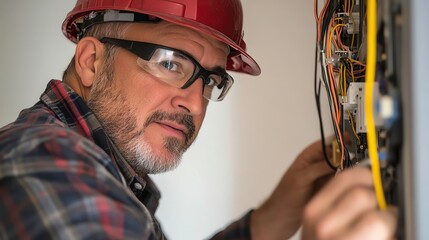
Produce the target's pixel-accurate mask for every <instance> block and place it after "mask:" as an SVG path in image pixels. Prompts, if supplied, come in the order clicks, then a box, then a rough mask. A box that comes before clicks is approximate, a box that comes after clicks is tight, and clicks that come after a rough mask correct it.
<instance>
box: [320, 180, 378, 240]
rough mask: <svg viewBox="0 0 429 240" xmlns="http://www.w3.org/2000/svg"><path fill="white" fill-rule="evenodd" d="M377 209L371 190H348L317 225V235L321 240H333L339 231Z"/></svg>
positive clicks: (366, 188)
mask: <svg viewBox="0 0 429 240" xmlns="http://www.w3.org/2000/svg"><path fill="white" fill-rule="evenodd" d="M376 209H377V201H376V197H375V193H374V191H373V189H372V188H368V187H355V188H353V189H350V190H348V191H347V192H345V193H344V194H343V196H342V197H340V199H339V201H338V202H336V203H334V208H332V209H330V211H329V212H327V213H326V215H325V216H324V217H323V220H322V221H320V222H319V223H318V226H317V230H316V232H317V235H318V236H320V237H321V238H322V239H333V237H334V236H335V235H336V234H337V233H338V232H339V230H341V229H347V228H348V227H349V226H351V225H353V223H354V222H355V221H356V219H359V218H360V217H361V215H362V214H363V213H367V212H370V211H374V210H376Z"/></svg>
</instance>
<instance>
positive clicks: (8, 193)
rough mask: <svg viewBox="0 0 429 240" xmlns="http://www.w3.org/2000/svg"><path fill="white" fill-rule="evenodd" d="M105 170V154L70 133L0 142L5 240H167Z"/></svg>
mask: <svg viewBox="0 0 429 240" xmlns="http://www.w3.org/2000/svg"><path fill="white" fill-rule="evenodd" d="M17 136H18V137H17ZM0 137H4V136H0ZM105 164H113V163H111V161H110V163H109V157H108V156H107V155H106V154H105V153H104V152H103V151H102V150H101V149H99V148H97V146H96V145H95V144H93V143H92V142H91V141H89V140H87V139H85V138H83V137H81V136H79V135H78V134H76V133H74V132H71V131H67V130H65V129H60V130H56V129H51V128H49V129H46V128H44V129H33V130H26V132H25V133H24V134H17V133H16V132H15V133H14V134H11V135H9V136H8V138H7V139H5V138H3V139H1V138H0V192H1V194H0V209H1V210H0V236H2V237H1V238H2V239H3V238H6V239H163V235H162V233H160V232H159V231H158V230H157V225H156V221H155V220H154V219H153V218H152V216H151V214H150V213H149V212H148V211H147V209H145V207H144V206H143V205H142V204H141V203H140V202H139V201H138V200H137V199H136V198H135V197H134V195H132V193H131V190H130V189H128V188H126V186H124V185H123V184H122V183H121V181H119V180H118V179H116V178H115V177H114V175H113V174H112V173H110V172H109V170H107V169H108V168H106V166H105Z"/></svg>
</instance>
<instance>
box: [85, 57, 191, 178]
mask: <svg viewBox="0 0 429 240" xmlns="http://www.w3.org/2000/svg"><path fill="white" fill-rule="evenodd" d="M109 65H111V64H109V63H107V61H106V63H105V65H104V69H102V71H101V72H102V73H104V74H100V76H97V77H96V78H95V81H94V83H93V86H92V89H91V92H90V94H89V98H88V103H87V104H88V106H89V108H90V109H91V110H92V111H93V112H94V114H95V115H96V117H97V119H98V120H99V121H100V123H101V125H102V126H103V129H104V130H105V132H106V133H107V135H108V136H109V137H110V138H111V139H112V141H113V142H114V144H115V145H116V146H117V149H118V150H119V152H120V153H121V155H122V156H123V157H124V159H125V160H126V161H127V162H128V164H129V165H130V166H131V167H132V168H133V169H134V171H136V173H137V174H138V175H139V176H145V175H146V174H155V173H162V172H166V171H170V170H173V169H175V168H176V167H177V166H178V165H179V164H180V161H181V157H182V155H183V153H184V152H185V151H186V150H187V149H188V148H189V146H190V145H191V144H192V140H191V138H192V136H193V135H194V132H195V126H194V124H193V119H192V116H189V115H184V116H182V115H180V116H177V114H176V115H174V116H169V117H167V118H168V119H171V118H175V120H176V121H178V122H180V123H182V124H184V125H185V126H187V127H188V132H189V134H188V136H186V141H185V143H182V142H180V141H179V140H178V139H176V138H165V139H164V147H165V148H166V150H167V151H168V152H169V153H170V154H168V156H167V155H155V154H154V152H153V151H152V149H151V147H150V145H149V144H148V143H147V142H145V141H144V140H143V135H144V130H143V129H144V128H145V127H146V126H147V125H148V124H149V123H150V119H153V118H154V116H153V115H152V116H151V117H149V118H148V121H147V123H145V126H144V127H143V129H137V122H136V119H135V117H133V112H135V111H133V109H131V107H130V106H129V105H128V104H127V101H126V100H125V99H124V97H123V95H121V93H120V91H119V90H117V89H115V88H114V87H113V84H112V80H111V79H113V77H114V76H113V75H114V74H113V70H112V69H113V66H109ZM155 114H158V115H162V116H164V117H165V116H166V115H168V114H165V113H164V114H162V113H159V112H158V113H155ZM155 118H156V117H155ZM158 118H159V117H158ZM177 118H179V120H177Z"/></svg>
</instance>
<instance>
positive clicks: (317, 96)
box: [314, 37, 336, 171]
mask: <svg viewBox="0 0 429 240" xmlns="http://www.w3.org/2000/svg"><path fill="white" fill-rule="evenodd" d="M316 38H317V37H316ZM317 50H318V47H317V40H316V50H315V54H314V56H315V57H314V58H315V61H314V96H315V99H316V107H317V115H318V117H319V125H320V138H321V142H322V150H323V156H324V158H325V162H326V163H327V164H328V166H329V167H330V168H332V169H333V170H334V171H336V167H335V166H334V165H333V164H332V163H331V161H330V160H329V157H328V154H327V152H326V143H325V133H324V130H323V119H322V112H321V107H320V89H321V83H320V82H319V86H317V66H318V64H317V63H318V62H317V55H318V54H317V53H318V51H317Z"/></svg>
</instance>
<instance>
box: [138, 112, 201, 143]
mask: <svg viewBox="0 0 429 240" xmlns="http://www.w3.org/2000/svg"><path fill="white" fill-rule="evenodd" d="M163 120H169V121H173V122H176V123H178V124H180V125H183V126H185V127H186V130H187V131H186V135H185V139H186V143H188V142H189V141H190V140H191V138H192V136H194V133H195V124H194V118H193V117H192V116H191V115H188V114H182V113H166V112H161V111H156V112H154V113H153V114H152V115H151V116H150V117H149V118H148V119H147V120H146V122H145V124H144V128H146V127H147V126H148V125H149V124H151V123H154V122H157V121H163Z"/></svg>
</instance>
